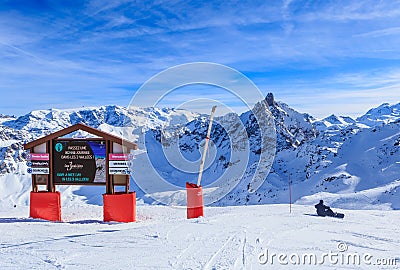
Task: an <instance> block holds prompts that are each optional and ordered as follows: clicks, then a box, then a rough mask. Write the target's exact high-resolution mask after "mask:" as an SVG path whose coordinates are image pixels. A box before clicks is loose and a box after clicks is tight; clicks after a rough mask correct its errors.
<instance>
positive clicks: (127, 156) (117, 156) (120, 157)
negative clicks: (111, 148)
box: [108, 154, 133, 160]
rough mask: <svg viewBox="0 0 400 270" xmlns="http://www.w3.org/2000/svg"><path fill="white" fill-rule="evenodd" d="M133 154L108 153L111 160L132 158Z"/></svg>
mask: <svg viewBox="0 0 400 270" xmlns="http://www.w3.org/2000/svg"><path fill="white" fill-rule="evenodd" d="M132 158H133V156H132V154H108V159H109V160H131V159H132Z"/></svg>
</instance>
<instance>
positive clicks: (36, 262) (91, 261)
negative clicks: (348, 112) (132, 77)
mask: <svg viewBox="0 0 400 270" xmlns="http://www.w3.org/2000/svg"><path fill="white" fill-rule="evenodd" d="M288 208H289V207H288V205H283V204H282V205H259V206H239V207H224V208H219V207H207V208H205V217H203V218H198V219H191V220H187V219H186V217H185V214H186V211H185V209H182V208H171V207H165V206H148V205H139V206H138V207H137V212H138V213H137V217H138V221H137V222H135V223H115V222H113V223H106V222H103V221H102V207H101V206H94V205H92V206H90V205H87V206H84V207H71V208H68V207H63V209H62V211H63V219H64V222H47V221H41V220H34V219H30V218H27V213H28V209H27V208H24V207H18V208H17V209H15V208H12V209H4V208H3V209H0V230H1V232H2V233H1V235H0V252H1V256H0V268H1V269H110V268H113V269H211V270H212V269H344V268H346V269H366V268H368V269H382V268H379V267H375V268H374V267H371V266H368V267H366V265H360V266H358V265H351V266H348V265H339V266H337V265H330V264H324V265H303V266H298V265H297V266H296V265H280V264H278V263H277V261H275V262H274V264H270V263H267V264H265V265H261V264H259V263H258V255H259V254H260V253H261V252H263V251H264V250H265V249H268V251H269V252H270V253H276V254H279V253H285V254H288V255H289V254H292V253H294V252H296V253H298V254H303V253H307V252H315V253H316V254H317V255H318V254H320V253H322V252H329V251H332V252H337V246H338V244H339V243H345V244H346V245H347V246H348V252H358V253H360V254H363V253H366V252H368V253H370V254H372V255H373V256H374V258H393V259H396V258H397V260H398V262H397V264H398V265H399V264H400V255H399V250H400V229H399V226H398V224H399V223H398V221H399V220H400V212H398V211H378V210H341V209H335V210H338V211H339V212H344V213H345V215H346V216H345V218H344V219H343V220H341V219H334V218H323V217H318V216H313V215H311V213H314V207H313V206H305V205H293V207H292V213H289V211H288V210H289V209H288ZM275 260H276V259H275ZM384 269H397V268H396V267H395V266H390V267H387V268H384Z"/></svg>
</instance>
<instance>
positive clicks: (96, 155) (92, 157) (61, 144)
mask: <svg viewBox="0 0 400 270" xmlns="http://www.w3.org/2000/svg"><path fill="white" fill-rule="evenodd" d="M53 159H54V160H53V179H54V183H56V184H78V185H85V184H99V185H102V184H103V185H105V184H106V142H105V141H104V140H56V141H55V142H54V146H53Z"/></svg>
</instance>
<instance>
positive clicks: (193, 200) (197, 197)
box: [186, 182, 204, 218]
mask: <svg viewBox="0 0 400 270" xmlns="http://www.w3.org/2000/svg"><path fill="white" fill-rule="evenodd" d="M186 193H187V218H198V217H202V216H204V212H203V208H204V203H203V188H202V187H201V186H197V185H196V184H192V183H188V182H186Z"/></svg>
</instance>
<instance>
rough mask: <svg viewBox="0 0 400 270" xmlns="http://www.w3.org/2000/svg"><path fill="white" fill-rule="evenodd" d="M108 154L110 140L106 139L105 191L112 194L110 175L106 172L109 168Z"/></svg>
mask: <svg viewBox="0 0 400 270" xmlns="http://www.w3.org/2000/svg"><path fill="white" fill-rule="evenodd" d="M109 154H110V140H106V193H107V194H112V193H111V189H110V175H109V173H108V170H109V163H110V160H109Z"/></svg>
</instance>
